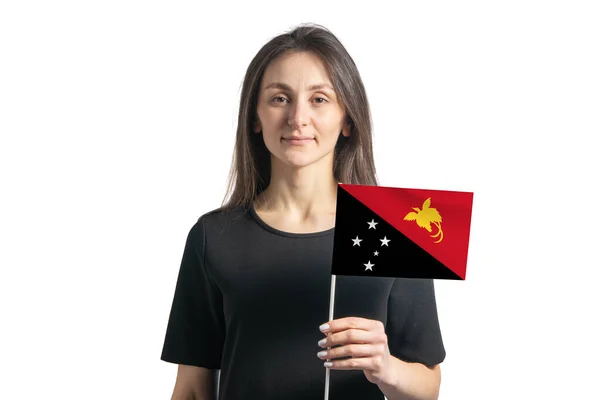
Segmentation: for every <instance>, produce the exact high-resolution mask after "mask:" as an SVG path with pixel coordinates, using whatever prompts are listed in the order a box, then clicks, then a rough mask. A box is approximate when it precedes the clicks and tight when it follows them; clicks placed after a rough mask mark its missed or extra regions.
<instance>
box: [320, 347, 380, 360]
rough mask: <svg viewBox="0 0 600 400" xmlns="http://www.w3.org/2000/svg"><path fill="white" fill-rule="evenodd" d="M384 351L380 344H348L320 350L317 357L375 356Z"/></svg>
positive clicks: (325, 358) (331, 358)
mask: <svg viewBox="0 0 600 400" xmlns="http://www.w3.org/2000/svg"><path fill="white" fill-rule="evenodd" d="M384 353H385V347H384V346H383V345H382V344H348V345H346V346H340V347H336V348H334V349H329V350H322V351H320V352H318V353H317V357H319V358H320V359H322V360H335V359H338V358H342V357H354V358H363V357H376V356H379V355H381V354H384Z"/></svg>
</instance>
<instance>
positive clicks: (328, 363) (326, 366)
mask: <svg viewBox="0 0 600 400" xmlns="http://www.w3.org/2000/svg"><path fill="white" fill-rule="evenodd" d="M323 365H324V366H325V368H329V367H331V366H332V365H333V363H332V362H331V361H326V362H325V364H323Z"/></svg>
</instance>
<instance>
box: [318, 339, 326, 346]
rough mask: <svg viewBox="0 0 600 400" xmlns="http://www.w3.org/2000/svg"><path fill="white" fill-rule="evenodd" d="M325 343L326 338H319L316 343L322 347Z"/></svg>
mask: <svg viewBox="0 0 600 400" xmlns="http://www.w3.org/2000/svg"><path fill="white" fill-rule="evenodd" d="M325 343H327V339H321V340H319V343H318V344H319V346H321V347H323V346H325Z"/></svg>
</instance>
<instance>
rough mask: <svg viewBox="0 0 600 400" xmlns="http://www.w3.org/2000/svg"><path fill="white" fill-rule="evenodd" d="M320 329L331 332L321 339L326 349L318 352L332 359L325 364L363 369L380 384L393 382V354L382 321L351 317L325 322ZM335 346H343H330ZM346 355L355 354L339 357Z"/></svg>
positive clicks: (368, 377)
mask: <svg viewBox="0 0 600 400" xmlns="http://www.w3.org/2000/svg"><path fill="white" fill-rule="evenodd" d="M319 329H320V330H321V332H323V333H324V334H326V335H327V337H326V338H325V339H323V340H321V341H320V342H319V343H318V345H319V346H321V347H323V348H324V349H325V350H323V351H320V352H319V353H318V354H317V357H319V358H320V359H322V360H328V361H327V362H326V363H325V367H328V368H331V369H339V370H350V369H354V370H362V371H363V372H364V374H365V376H366V378H367V379H368V380H369V381H370V382H372V383H375V384H377V385H378V384H381V383H383V384H391V383H392V382H393V380H394V377H393V371H392V370H393V367H392V365H393V361H392V358H393V357H392V356H391V355H390V350H389V347H388V341H387V335H386V333H385V327H384V326H383V323H382V322H380V321H377V320H371V319H365V318H357V317H348V318H340V319H336V320H333V321H330V322H328V323H325V324H323V325H321V326H320V327H319ZM333 346H339V347H336V348H331V349H328V350H327V348H328V347H333ZM343 357H351V358H348V359H345V360H339V358H343Z"/></svg>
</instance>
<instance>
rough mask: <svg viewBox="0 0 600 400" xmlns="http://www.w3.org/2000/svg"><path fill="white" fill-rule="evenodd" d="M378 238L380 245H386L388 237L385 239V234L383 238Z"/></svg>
mask: <svg viewBox="0 0 600 400" xmlns="http://www.w3.org/2000/svg"><path fill="white" fill-rule="evenodd" d="M379 240H381V245H382V246H387V245H388V242H389V241H390V239H387V237H386V236H384V237H383V239H379ZM388 247H390V246H388Z"/></svg>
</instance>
